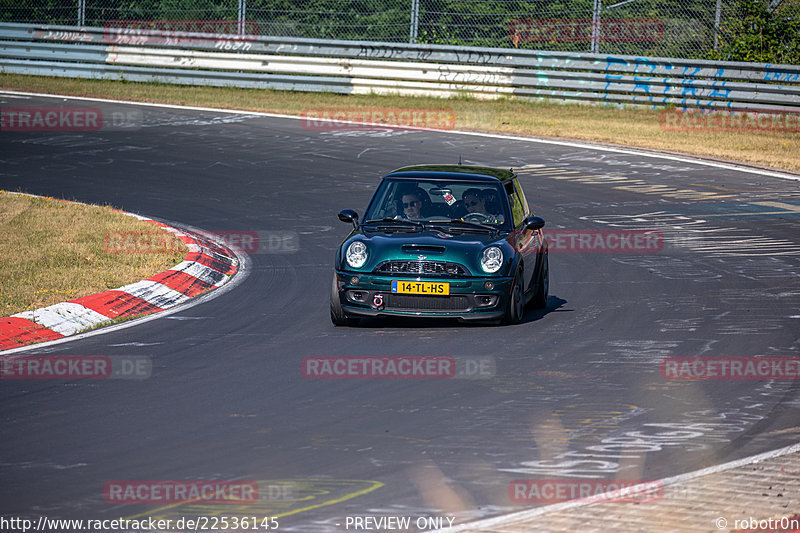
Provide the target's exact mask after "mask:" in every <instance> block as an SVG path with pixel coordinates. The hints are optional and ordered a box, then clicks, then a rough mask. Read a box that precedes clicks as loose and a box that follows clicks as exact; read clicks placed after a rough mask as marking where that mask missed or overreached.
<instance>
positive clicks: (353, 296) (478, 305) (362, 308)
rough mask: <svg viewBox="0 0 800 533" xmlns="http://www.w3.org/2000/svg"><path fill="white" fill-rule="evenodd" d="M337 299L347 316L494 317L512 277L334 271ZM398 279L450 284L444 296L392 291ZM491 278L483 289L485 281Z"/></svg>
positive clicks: (501, 308) (500, 309) (498, 313)
mask: <svg viewBox="0 0 800 533" xmlns="http://www.w3.org/2000/svg"><path fill="white" fill-rule="evenodd" d="M336 279H337V285H338V289H339V300H340V301H341V304H342V309H343V310H344V312H345V313H347V314H348V315H351V316H410V317H447V318H459V319H462V320H495V319H498V318H502V317H503V315H504V314H505V309H506V305H507V302H508V297H509V296H508V295H509V293H510V291H511V285H512V282H513V279H512V278H505V277H485V278H474V277H470V278H428V277H425V278H422V277H411V276H402V275H399V276H398V275H395V276H386V275H376V274H371V273H367V274H362V273H355V272H342V271H337V272H336ZM393 280H398V281H430V282H445V283H449V284H450V294H449V295H448V296H429V295H418V294H397V293H392V290H391V284H392V281H393ZM487 281H490V282H492V284H493V287H492V288H491V289H487V288H486V286H485V283H486V282H487Z"/></svg>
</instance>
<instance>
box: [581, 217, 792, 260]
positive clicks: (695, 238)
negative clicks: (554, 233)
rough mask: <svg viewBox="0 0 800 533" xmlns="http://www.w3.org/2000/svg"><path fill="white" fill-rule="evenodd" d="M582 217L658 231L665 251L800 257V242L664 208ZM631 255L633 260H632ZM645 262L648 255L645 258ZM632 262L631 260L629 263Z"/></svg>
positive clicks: (599, 222)
mask: <svg viewBox="0 0 800 533" xmlns="http://www.w3.org/2000/svg"><path fill="white" fill-rule="evenodd" d="M580 219H581V220H586V221H590V222H594V223H596V224H602V225H604V226H608V227H610V228H624V229H626V230H658V231H659V232H661V234H662V236H663V239H664V252H678V253H679V252H680V251H685V252H690V253H702V254H706V255H708V256H709V257H737V258H741V257H759V256H766V257H772V256H775V255H782V256H800V244H798V243H795V242H792V241H789V240H786V239H774V238H771V237H766V236H761V235H758V234H756V233H755V232H754V231H753V229H752V228H725V227H720V226H716V225H712V224H710V223H708V222H707V221H705V220H703V219H701V218H693V217H691V216H687V215H682V214H678V213H669V212H666V211H655V212H651V213H639V214H633V215H619V214H607V215H603V214H598V215H589V216H584V217H580ZM635 259H636V258H634V262H635ZM644 261H645V262H647V258H645V260H644ZM628 264H631V263H628Z"/></svg>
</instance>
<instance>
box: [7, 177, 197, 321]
mask: <svg viewBox="0 0 800 533" xmlns="http://www.w3.org/2000/svg"><path fill="white" fill-rule="evenodd" d="M187 251H188V249H187V248H186V245H185V244H183V242H181V241H180V240H178V239H176V238H175V237H174V236H173V235H172V234H171V233H168V232H165V231H163V230H161V229H159V228H158V227H157V226H156V225H154V224H153V223H151V222H144V221H141V220H138V219H135V218H133V217H129V216H127V215H124V214H122V213H118V212H115V211H113V210H112V209H111V208H110V207H100V206H93V205H83V204H77V203H70V202H62V201H59V200H54V199H52V198H37V197H31V196H23V195H18V194H12V193H9V192H6V191H0V257H2V258H3V268H2V269H0V317H2V316H10V315H13V314H15V313H19V312H22V311H28V310H31V309H37V308H40V307H45V306H47V305H52V304H55V303H58V302H63V301H67V300H73V299H75V298H80V297H81V296H87V295H89V294H94V293H98V292H103V291H106V290H109V289H115V288H117V287H121V286H123V285H127V284H129V283H134V282H136V281H139V280H141V279H143V278H147V277H150V276H152V275H154V274H157V273H159V272H163V271H164V270H167V269H169V268H170V267H172V266H174V265H176V264H178V263H180V262H181V261H182V260H183V258H184V257H185V256H186V253H187Z"/></svg>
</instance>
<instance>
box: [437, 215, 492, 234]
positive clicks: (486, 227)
mask: <svg viewBox="0 0 800 533" xmlns="http://www.w3.org/2000/svg"><path fill="white" fill-rule="evenodd" d="M445 224H463V225H465V226H470V227H473V228H476V229H482V230H489V231H491V232H492V233H497V232H498V229H497V228H496V227H494V226H489V225H487V224H481V223H480V222H472V221H471V220H461V219H460V218H453V219H450V220H449V221H448V222H445Z"/></svg>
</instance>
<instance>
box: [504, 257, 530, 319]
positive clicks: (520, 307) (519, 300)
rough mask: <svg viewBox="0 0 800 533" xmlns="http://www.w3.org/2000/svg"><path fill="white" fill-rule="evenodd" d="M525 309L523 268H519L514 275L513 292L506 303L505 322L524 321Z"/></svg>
mask: <svg viewBox="0 0 800 533" xmlns="http://www.w3.org/2000/svg"><path fill="white" fill-rule="evenodd" d="M524 311H525V294H524V293H523V290H522V269H520V268H518V269H517V273H516V274H515V275H514V281H513V284H512V285H511V292H510V294H509V298H508V304H506V314H505V316H504V317H503V324H505V325H511V324H519V323H520V322H521V321H522V315H523V313H524Z"/></svg>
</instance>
